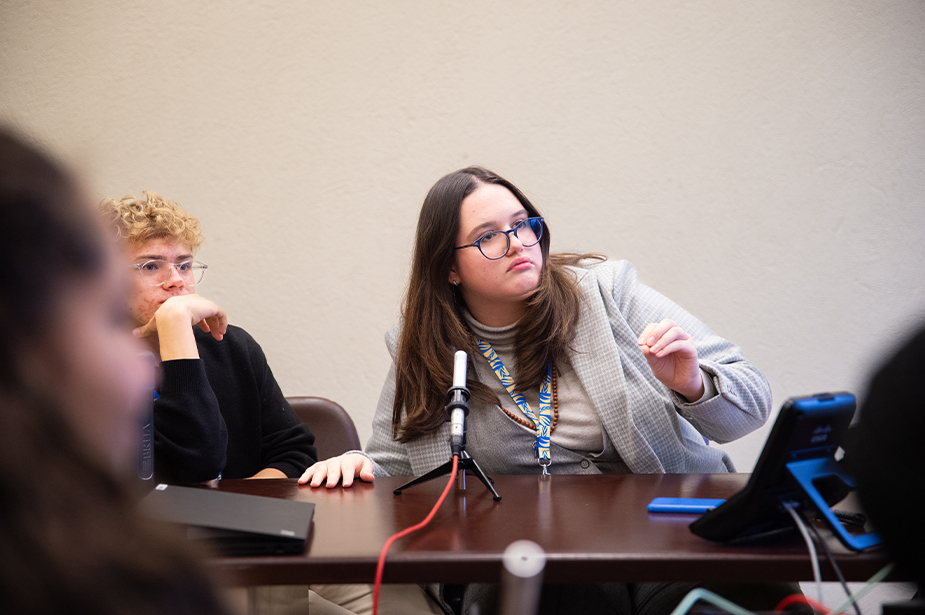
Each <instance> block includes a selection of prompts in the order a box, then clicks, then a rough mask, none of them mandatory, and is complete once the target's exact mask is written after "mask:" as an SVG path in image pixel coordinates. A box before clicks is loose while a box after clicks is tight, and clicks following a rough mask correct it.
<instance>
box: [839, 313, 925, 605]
mask: <svg viewBox="0 0 925 615" xmlns="http://www.w3.org/2000/svg"><path fill="white" fill-rule="evenodd" d="M923 378H925V328H921V329H919V331H918V333H917V334H916V335H915V336H914V337H913V338H912V339H911V340H910V341H909V342H907V343H906V344H905V345H904V346H903V347H902V348H900V350H899V351H898V352H896V354H894V355H893V356H891V357H890V358H889V359H888V360H887V361H886V362H885V363H884V364H883V365H881V367H880V368H879V370H878V371H877V373H876V374H875V375H874V377H873V380H872V381H871V384H870V387H869V389H868V391H867V395H866V398H865V399H864V402H863V403H862V405H861V411H860V424H859V426H858V428H857V432H858V436H857V439H856V442H855V448H854V450H853V451H851V452H850V453H849V454H848V455H846V457H853V459H851V463H852V466H851V467H852V470H853V471H854V472H855V473H856V475H857V487H858V495H859V496H860V498H861V503H862V504H863V506H864V511H865V512H866V513H867V514H868V515H869V516H870V519H871V522H872V523H873V525H874V527H875V528H876V529H877V531H878V532H880V535H881V536H882V537H883V544H884V546H885V547H886V549H887V551H888V552H889V554H890V556H891V557H892V558H893V559H894V560H895V561H896V564H897V567H898V571H899V573H900V575H901V576H902V577H906V578H909V579H910V580H912V581H915V582H916V583H917V584H918V588H919V591H918V594H917V597H918V598H919V599H921V598H922V587H923V585H925V520H923V518H922V510H921V508H920V507H919V506H916V505H915V502H916V501H917V500H918V498H919V497H921V494H922V491H923V490H925V455H923V454H922V441H923V439H925V389H923V388H922V380H923ZM919 606H920V607H922V608H923V610H925V604H920V605H919Z"/></svg>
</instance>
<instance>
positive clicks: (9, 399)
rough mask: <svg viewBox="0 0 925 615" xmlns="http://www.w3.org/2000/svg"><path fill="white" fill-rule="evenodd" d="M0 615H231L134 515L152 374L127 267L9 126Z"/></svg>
mask: <svg viewBox="0 0 925 615" xmlns="http://www.w3.org/2000/svg"><path fill="white" fill-rule="evenodd" d="M0 228H2V229H3V235H4V236H3V240H2V241H0V612H2V613H62V612H76V613H96V614H109V613H167V612H169V613H180V614H182V613H222V612H225V611H224V607H223V606H222V604H221V602H220V600H219V598H218V594H217V593H216V591H215V590H214V589H213V586H212V583H211V580H210V579H209V578H208V576H207V575H206V574H205V573H204V572H203V570H202V568H201V567H200V564H199V563H198V560H197V557H196V555H195V554H193V553H190V552H189V551H188V547H187V546H186V545H185V544H183V543H178V542H177V541H176V540H175V539H174V537H173V536H172V535H170V534H167V535H165V534H164V533H163V530H162V528H160V527H156V526H153V525H152V524H151V523H150V522H148V521H146V520H144V519H142V518H141V517H139V516H138V515H137V513H136V512H135V508H134V504H135V501H134V498H133V494H132V491H131V487H130V482H128V481H127V480H126V479H127V477H128V476H129V475H130V472H129V471H128V470H129V469H132V468H134V454H135V451H136V446H137V436H138V434H137V432H138V431H139V430H138V417H137V416H135V415H134V414H133V410H132V408H137V407H138V404H137V403H134V402H136V401H137V400H138V396H139V395H140V394H142V393H143V391H144V381H145V375H144V368H143V363H142V362H141V361H140V359H139V357H138V350H139V349H138V347H137V346H136V345H135V342H134V340H133V339H132V338H131V334H130V332H129V331H130V328H128V327H126V326H125V321H126V315H125V313H126V307H125V306H126V297H125V293H126V291H127V287H126V282H125V279H124V276H125V275H126V272H125V271H124V267H121V266H120V265H119V264H118V260H117V259H116V253H115V246H114V244H113V243H112V242H110V241H107V240H105V239H104V234H103V231H102V225H101V223H100V221H99V219H98V217H97V215H96V213H95V211H94V210H93V208H92V207H91V206H90V205H89V204H88V203H87V201H86V199H85V198H84V197H83V195H82V193H81V191H80V188H79V185H78V184H77V182H76V181H75V180H74V179H73V178H72V177H70V176H69V175H68V174H67V173H66V172H65V171H64V170H63V169H62V168H61V167H59V166H58V165H57V164H56V163H55V162H54V161H52V160H51V159H49V157H48V156H46V155H45V154H43V153H41V152H40V151H39V150H37V149H36V148H35V147H33V146H31V145H29V144H27V143H26V141H25V140H23V139H22V138H20V137H17V136H15V135H14V134H12V133H11V132H10V131H8V130H5V129H3V128H0Z"/></svg>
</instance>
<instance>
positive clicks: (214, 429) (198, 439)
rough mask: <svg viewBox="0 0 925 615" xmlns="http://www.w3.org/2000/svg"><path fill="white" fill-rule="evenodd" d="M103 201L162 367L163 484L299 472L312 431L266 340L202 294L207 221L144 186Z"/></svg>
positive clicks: (158, 407) (309, 452) (134, 307)
mask: <svg viewBox="0 0 925 615" xmlns="http://www.w3.org/2000/svg"><path fill="white" fill-rule="evenodd" d="M144 195H145V196H144V198H140V199H139V198H135V197H133V196H125V197H122V198H121V199H119V200H118V201H117V200H114V199H107V200H104V201H103V202H102V203H100V206H99V208H100V211H101V213H102V214H103V216H104V217H105V219H106V220H107V221H108V222H109V223H110V225H111V227H112V229H113V230H114V231H115V233H116V234H117V235H118V236H119V237H120V238H121V240H122V241H123V242H124V244H125V248H126V252H127V255H126V258H127V259H128V260H127V263H128V264H129V265H130V268H127V269H129V271H130V273H131V300H130V304H129V311H130V316H131V326H132V327H135V331H134V332H135V335H137V336H138V337H140V338H142V340H143V342H144V343H145V344H146V346H147V348H148V349H149V350H151V351H152V352H153V353H154V356H155V359H156V361H157V363H158V365H159V369H158V371H159V374H158V378H157V384H156V387H157V388H156V391H157V394H158V397H157V399H156V400H155V402H154V469H155V475H156V476H157V477H158V479H159V480H164V481H167V482H178V483H198V482H204V481H209V480H212V479H214V478H216V477H221V478H287V477H288V478H296V477H298V476H299V475H301V473H302V472H303V471H304V470H305V469H306V468H307V467H309V466H310V465H312V464H313V463H314V462H315V458H316V456H317V453H316V452H315V447H314V446H313V444H314V442H315V437H314V435H312V433H311V432H310V431H309V429H308V427H306V426H305V425H304V424H303V423H302V422H301V421H300V420H299V418H298V417H297V416H296V415H295V413H294V412H293V411H292V408H291V407H290V405H289V402H288V401H286V398H285V397H284V396H283V393H282V391H281V390H280V387H279V385H278V384H277V382H276V379H275V378H274V377H273V372H272V371H271V370H270V366H269V365H268V364H267V359H266V356H265V355H264V353H263V350H262V349H261V348H260V345H259V344H257V342H256V341H255V340H254V338H252V337H251V336H250V335H249V334H248V333H247V331H245V330H244V329H241V328H240V327H235V326H233V325H230V324H228V316H227V314H226V313H225V310H224V309H223V308H222V307H220V306H219V305H217V304H215V303H214V302H212V301H210V300H209V299H207V298H205V297H203V296H202V295H200V294H198V293H197V285H198V284H199V283H200V282H202V279H203V276H204V273H205V269H206V265H204V264H203V263H200V262H199V261H196V260H193V257H194V256H195V254H196V251H197V250H198V249H199V246H200V244H201V243H202V227H201V225H200V223H199V220H197V219H196V218H195V217H193V216H191V215H189V214H188V213H187V212H186V211H184V210H183V208H182V207H180V205H179V204H178V203H175V202H174V201H171V200H169V199H166V198H164V197H162V196H161V195H159V194H157V193H155V192H151V191H145V192H144Z"/></svg>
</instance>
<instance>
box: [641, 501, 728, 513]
mask: <svg viewBox="0 0 925 615" xmlns="http://www.w3.org/2000/svg"><path fill="white" fill-rule="evenodd" d="M725 501H726V500H717V499H711V498H655V499H654V500H652V501H651V502H649V505H648V506H646V510H647V511H649V512H650V513H683V514H701V513H705V512H708V511H711V510H713V509H714V508H716V507H717V506H719V505H720V504H722V503H723V502H725Z"/></svg>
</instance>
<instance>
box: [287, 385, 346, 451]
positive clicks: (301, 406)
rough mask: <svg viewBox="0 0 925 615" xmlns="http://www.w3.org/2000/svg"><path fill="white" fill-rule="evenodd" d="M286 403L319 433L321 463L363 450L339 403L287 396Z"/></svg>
mask: <svg viewBox="0 0 925 615" xmlns="http://www.w3.org/2000/svg"><path fill="white" fill-rule="evenodd" d="M286 401H288V402H289V405H290V406H292V409H293V411H294V412H295V414H296V416H297V417H299V420H300V421H302V422H303V423H305V424H306V425H308V428H309V429H310V430H311V432H312V433H313V434H315V448H316V449H317V450H318V460H319V461H321V460H324V459H329V458H331V457H337V456H338V455H340V454H342V453H346V452H347V451H354V450H360V449H361V448H362V447H361V446H360V436H359V435H357V428H356V426H355V425H354V424H353V419H351V418H350V415H349V414H347V411H346V410H344V409H343V407H342V406H341V405H340V404H338V403H337V402H333V401H331V400H330V399H325V398H324V397H287V398H286Z"/></svg>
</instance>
